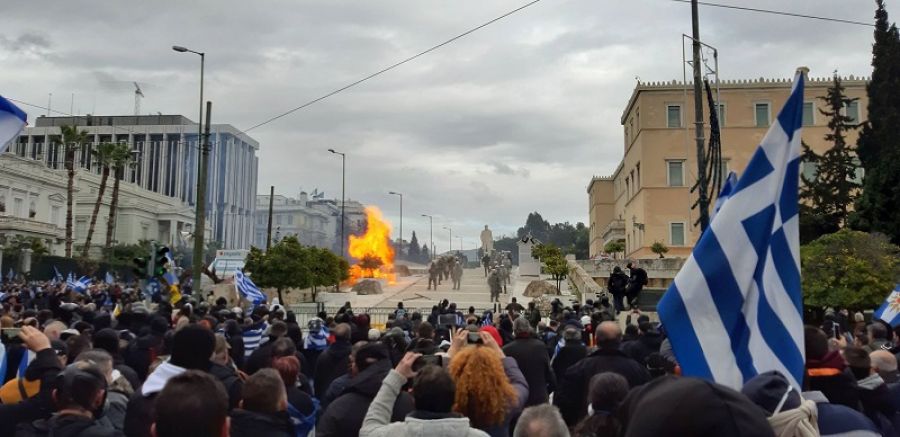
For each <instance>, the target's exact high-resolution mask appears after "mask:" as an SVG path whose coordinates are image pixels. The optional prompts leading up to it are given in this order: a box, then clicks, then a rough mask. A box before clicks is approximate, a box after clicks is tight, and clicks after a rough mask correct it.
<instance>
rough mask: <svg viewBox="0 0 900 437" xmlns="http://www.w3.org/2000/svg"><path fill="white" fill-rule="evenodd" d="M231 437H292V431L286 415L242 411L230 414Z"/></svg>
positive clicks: (238, 410) (283, 413)
mask: <svg viewBox="0 0 900 437" xmlns="http://www.w3.org/2000/svg"><path fill="white" fill-rule="evenodd" d="M230 416H231V429H230V431H231V436H232V437H258V436H266V437H293V436H294V429H293V427H292V426H291V419H290V418H289V417H288V415H287V413H285V412H279V413H275V414H265V413H256V412H253V411H247V410H242V409H236V410H234V411H232V412H231V414H230Z"/></svg>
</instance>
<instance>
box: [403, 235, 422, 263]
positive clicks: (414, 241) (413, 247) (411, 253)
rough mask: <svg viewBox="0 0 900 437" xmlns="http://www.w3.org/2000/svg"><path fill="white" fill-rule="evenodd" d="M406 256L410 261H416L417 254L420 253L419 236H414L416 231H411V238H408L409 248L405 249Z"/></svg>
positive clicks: (417, 258)
mask: <svg viewBox="0 0 900 437" xmlns="http://www.w3.org/2000/svg"><path fill="white" fill-rule="evenodd" d="M407 252H408V253H407V254H406V258H407V259H408V260H410V261H418V260H419V256H420V255H421V254H422V252H421V249H420V248H419V237H417V236H416V231H413V233H412V238H410V240H409V250H408V251H407Z"/></svg>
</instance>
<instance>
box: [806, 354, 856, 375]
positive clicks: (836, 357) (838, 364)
mask: <svg viewBox="0 0 900 437" xmlns="http://www.w3.org/2000/svg"><path fill="white" fill-rule="evenodd" d="M806 367H807V368H808V369H838V370H844V369H845V368H846V367H847V362H846V361H844V357H842V356H841V353H840V352H839V351H831V352H828V353H827V354H825V356H824V357H822V359H821V360H814V359H808V360H806Z"/></svg>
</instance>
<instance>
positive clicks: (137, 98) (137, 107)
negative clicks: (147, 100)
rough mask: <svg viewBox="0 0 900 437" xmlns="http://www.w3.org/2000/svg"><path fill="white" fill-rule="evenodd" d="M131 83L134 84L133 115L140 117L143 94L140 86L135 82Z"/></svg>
mask: <svg viewBox="0 0 900 437" xmlns="http://www.w3.org/2000/svg"><path fill="white" fill-rule="evenodd" d="M132 83H133V84H134V115H141V98H142V97H144V92H143V91H141V86H140V85H138V83H137V82H132Z"/></svg>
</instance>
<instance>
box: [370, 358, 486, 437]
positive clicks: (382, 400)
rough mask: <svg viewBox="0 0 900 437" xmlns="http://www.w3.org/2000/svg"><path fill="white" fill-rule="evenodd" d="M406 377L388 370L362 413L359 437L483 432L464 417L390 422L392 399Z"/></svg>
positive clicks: (449, 436)
mask: <svg viewBox="0 0 900 437" xmlns="http://www.w3.org/2000/svg"><path fill="white" fill-rule="evenodd" d="M405 383H406V378H404V377H403V375H401V374H399V373H397V371H396V370H390V372H389V373H388V374H387V376H386V377H385V378H384V382H383V383H382V384H381V387H380V388H379V389H378V394H377V395H376V396H375V399H374V400H373V401H372V403H371V405H370V406H369V408H368V411H366V413H365V420H364V421H363V424H362V428H360V430H359V436H360V437H406V436H410V437H412V436H429V437H481V436H487V435H488V434H486V433H485V432H484V431H480V430H478V429H475V428H472V427H471V426H469V419H468V418H467V417H452V416H451V415H443V416H444V417H441V418H430V419H421V418H416V417H412V415H410V416H407V417H406V419H405V420H403V421H402V422H399V421H397V422H394V423H390V421H391V420H392V418H391V410H392V406H393V409H394V411H396V407H395V405H396V400H398V397H397V396H398V394H401V393H400V389H401V388H402V387H403V384H405Z"/></svg>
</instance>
